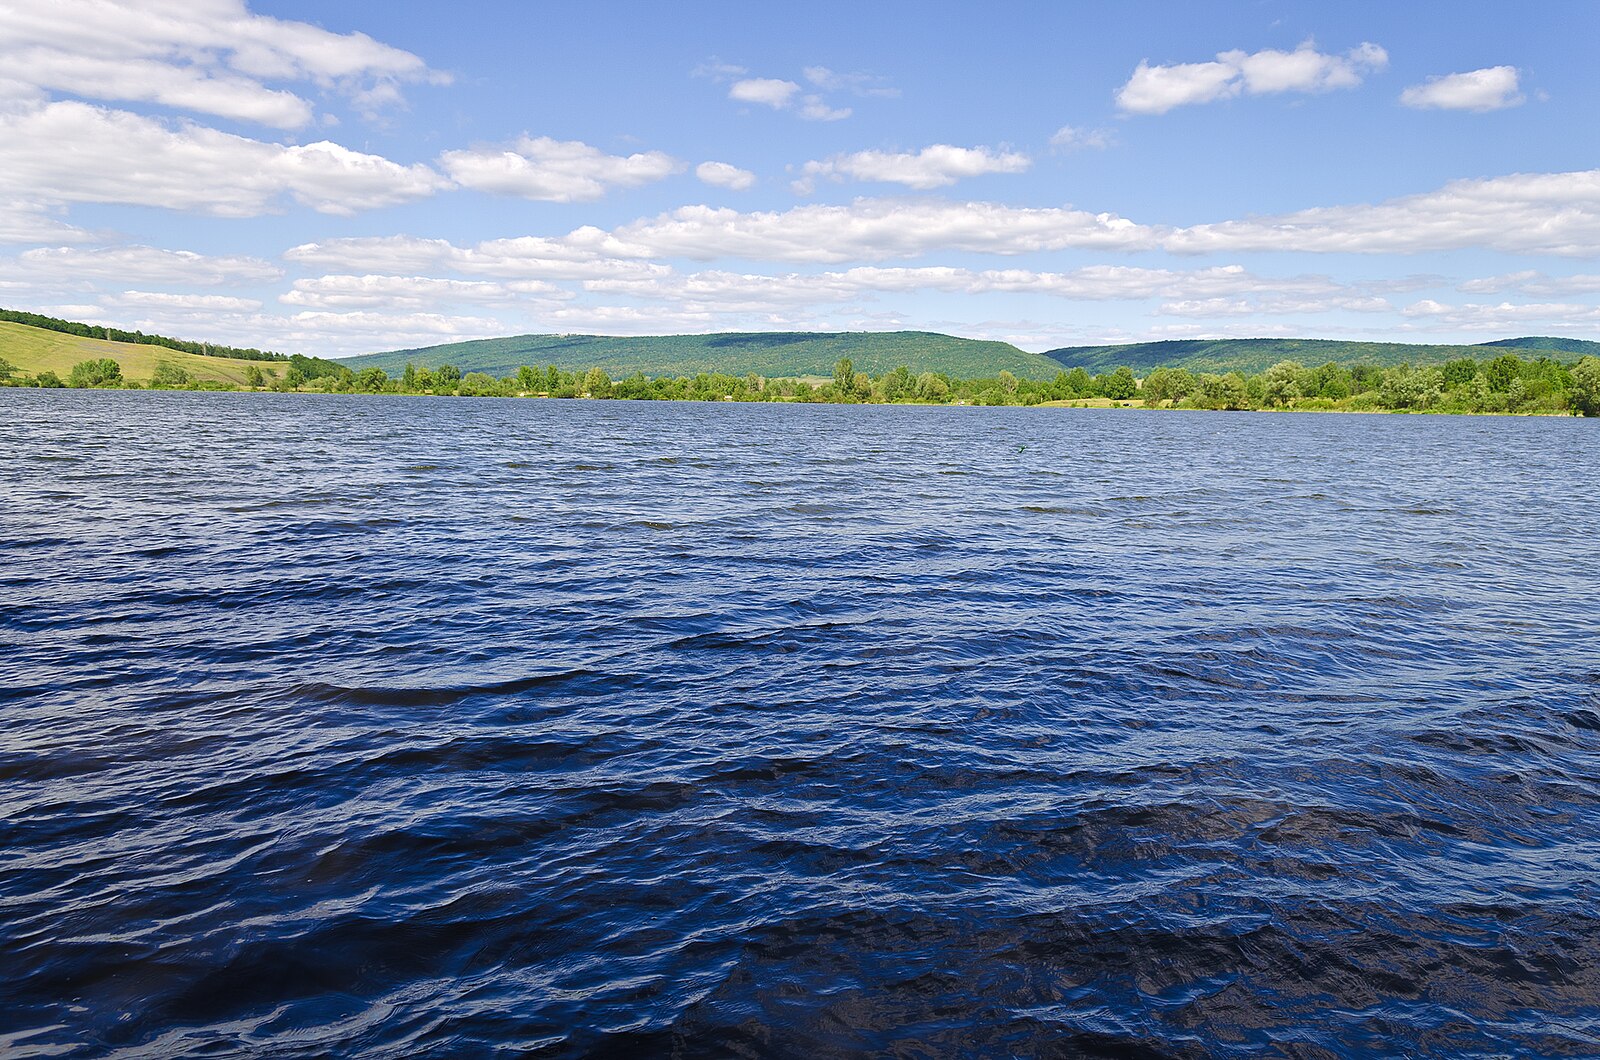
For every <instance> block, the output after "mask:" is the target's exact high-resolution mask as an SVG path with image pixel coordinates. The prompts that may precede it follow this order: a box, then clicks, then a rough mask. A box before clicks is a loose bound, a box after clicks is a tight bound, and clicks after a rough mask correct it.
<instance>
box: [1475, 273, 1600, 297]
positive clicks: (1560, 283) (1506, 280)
mask: <svg viewBox="0 0 1600 1060" xmlns="http://www.w3.org/2000/svg"><path fill="white" fill-rule="evenodd" d="M1456 290H1458V291H1461V292H1463V293H1466V294H1499V293H1500V292H1502V291H1515V292H1516V293H1518V294H1527V295H1533V296H1534V297H1536V298H1545V297H1551V296H1555V297H1559V296H1561V295H1566V294H1600V274H1594V273H1590V274H1578V275H1573V276H1547V275H1545V274H1544V273H1542V272H1538V271H1535V270H1533V269H1525V270H1523V271H1521V272H1511V273H1506V274H1505V275H1503V276H1485V277H1482V278H1480V279H1476V280H1467V281H1466V282H1464V283H1462V284H1460V285H1459V286H1458V287H1456Z"/></svg>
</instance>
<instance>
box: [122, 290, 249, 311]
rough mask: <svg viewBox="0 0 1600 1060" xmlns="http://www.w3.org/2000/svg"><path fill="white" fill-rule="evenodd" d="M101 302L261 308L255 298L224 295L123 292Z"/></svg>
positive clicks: (138, 305) (137, 305)
mask: <svg viewBox="0 0 1600 1060" xmlns="http://www.w3.org/2000/svg"><path fill="white" fill-rule="evenodd" d="M102 301H104V302H105V303H107V304H109V305H117V306H127V307H129V308H134V309H147V308H157V309H172V310H200V311H208V312H209V311H215V310H222V311H224V312H230V313H251V312H254V311H256V310H257V309H260V308H261V302H260V301H259V300H257V299H255V298H235V297H233V296H231V295H225V294H170V293H168V292H165V291H123V292H122V293H121V294H115V295H108V296H106V297H105V298H104V299H103V300H102Z"/></svg>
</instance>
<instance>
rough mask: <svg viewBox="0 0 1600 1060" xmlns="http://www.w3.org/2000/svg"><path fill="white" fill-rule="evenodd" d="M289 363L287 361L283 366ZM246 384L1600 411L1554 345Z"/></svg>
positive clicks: (257, 374) (1596, 393) (50, 378)
mask: <svg viewBox="0 0 1600 1060" xmlns="http://www.w3.org/2000/svg"><path fill="white" fill-rule="evenodd" d="M279 367H282V368H283V371H282V372H280V371H279V370H278V369H279ZM245 382H246V388H247V389H261V390H276V391H304V390H312V391H316V392H322V393H339V394H436V395H448V396H457V397H548V398H628V399H633V400H676V401H798V402H818V403H832V404H860V403H871V404H929V405H952V404H966V405H1043V404H1046V403H1050V402H1068V403H1071V402H1095V401H1096V400H1097V399H1108V400H1109V401H1111V402H1114V403H1118V404H1140V403H1142V404H1143V405H1145V406H1146V407H1149V408H1183V409H1218V410H1226V409H1234V410H1248V409H1297V410H1302V411H1348V412H1365V411H1407V412H1453V413H1474V412H1514V413H1545V414H1570V415H1584V416H1600V357H1593V356H1587V357H1583V358H1582V359H1580V360H1578V361H1577V362H1575V363H1572V364H1567V363H1563V362H1561V361H1557V360H1554V359H1552V358H1549V357H1539V358H1537V359H1534V360H1523V359H1522V358H1520V357H1518V356H1516V355H1515V354H1512V353H1504V354H1501V355H1499V356H1497V357H1494V358H1492V359H1485V360H1473V359H1471V358H1462V359H1460V360H1455V361H1449V362H1447V363H1445V364H1441V365H1429V366H1424V367H1415V366H1412V365H1400V366H1398V367H1393V368H1380V367H1376V366H1373V365H1360V364H1358V365H1355V366H1353V367H1344V366H1341V365H1338V364H1333V363H1331V362H1330V363H1328V364H1324V365H1322V366H1321V367H1316V368H1308V367H1306V366H1305V365H1302V364H1299V363H1297V362H1295V361H1280V362H1278V363H1277V364H1275V365H1273V366H1272V367H1271V368H1268V369H1267V370H1266V371H1264V372H1260V373H1256V374H1253V375H1247V374H1245V373H1242V372H1227V373H1225V374H1215V373H1207V372H1193V371H1190V370H1188V369H1186V368H1156V369H1154V370H1152V371H1151V372H1150V373H1149V374H1148V375H1147V376H1145V377H1144V378H1143V379H1139V378H1137V377H1135V376H1134V374H1133V370H1132V369H1131V368H1126V367H1123V368H1118V369H1117V370H1116V371H1113V372H1107V373H1104V374H1101V375H1095V376H1091V375H1090V374H1089V373H1088V372H1086V371H1084V370H1083V369H1082V368H1074V369H1071V370H1070V371H1068V370H1063V371H1061V372H1059V373H1057V375H1056V377H1055V378H1054V379H1050V380H1032V379H1019V378H1018V377H1016V376H1015V375H1012V374H1011V373H1010V372H1001V373H1000V374H999V375H997V376H993V377H989V378H980V379H956V378H952V377H951V376H948V375H945V374H943V373H940V372H922V373H914V372H912V371H911V370H910V369H909V368H905V367H900V368H896V369H894V370H893V371H891V372H885V373H883V374H882V375H878V376H872V375H868V374H867V373H865V372H858V371H856V370H855V366H854V365H853V364H852V363H851V362H850V361H849V360H848V359H845V360H841V361H839V362H838V364H836V365H835V366H834V371H833V378H832V379H831V380H822V379H816V380H808V379H767V378H764V377H762V376H759V375H756V374H754V373H752V374H750V375H746V376H735V375H723V374H720V373H704V372H703V373H701V374H699V375H696V376H692V377H691V376H676V377H657V378H648V377H646V376H644V375H643V374H634V375H631V376H628V377H627V378H624V379H612V378H611V377H610V376H609V375H607V374H606V372H605V371H604V370H603V369H600V368H590V369H588V370H586V371H582V370H580V371H565V370H563V369H561V368H558V367H557V366H555V365H553V364H552V365H548V366H546V367H544V368H534V367H532V366H529V365H524V366H522V367H521V368H519V369H517V371H516V372H515V373H514V374H512V375H508V376H505V377H503V378H500V379H496V378H495V377H493V376H490V375H487V374H485V373H482V372H466V373H462V372H461V371H460V369H458V368H454V367H452V366H450V365H440V366H439V367H438V368H433V369H429V368H419V367H417V366H415V365H410V364H408V365H406V368H405V371H404V372H403V373H402V374H401V375H400V376H399V377H398V378H391V377H390V376H389V375H388V374H387V373H386V372H384V371H383V369H381V368H363V369H360V370H359V371H356V370H352V369H351V368H349V367H348V366H346V365H342V364H339V363H338V362H337V361H329V360H324V359H322V358H317V357H303V356H300V355H298V354H296V355H294V356H291V357H289V358H288V360H287V364H285V365H274V366H270V367H262V366H257V365H254V364H252V365H249V366H247V367H246V369H245ZM0 385H7V386H43V387H51V386H54V387H62V386H70V387H96V388H140V387H146V386H147V387H150V388H154V389H191V390H234V389H239V388H238V387H236V386H234V385H233V384H229V383H218V382H214V381H201V380H198V379H196V378H195V377H193V376H192V375H190V374H189V373H188V372H186V371H184V370H183V369H182V368H180V367H178V366H176V365H174V364H172V363H170V362H162V363H158V365H157V367H156V372H155V375H154V377H153V378H151V379H150V380H149V381H148V382H144V383H141V382H138V381H133V380H127V379H124V378H123V376H122V369H121V367H120V366H119V365H118V364H117V362H116V361H114V360H111V359H109V358H102V359H99V360H91V361H83V362H81V363H79V364H78V365H76V366H75V367H74V368H73V369H72V371H71V373H70V375H69V377H68V378H67V379H66V380H62V379H60V378H58V377H57V376H56V375H55V373H53V372H40V373H38V374H37V375H36V376H28V375H26V374H23V373H20V372H18V371H17V370H16V369H15V368H13V367H12V366H11V365H9V364H6V363H5V362H4V361H0Z"/></svg>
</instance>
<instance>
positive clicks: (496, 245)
mask: <svg viewBox="0 0 1600 1060" xmlns="http://www.w3.org/2000/svg"><path fill="white" fill-rule="evenodd" d="M597 239H600V240H605V239H609V237H608V236H606V234H605V233H603V232H601V231H600V230H599V229H579V230H578V231H577V232H574V233H571V234H569V235H568V236H566V237H565V238H549V237H544V236H520V237H517V238H513V239H491V240H487V241H485V242H482V243H478V244H476V245H474V246H470V247H459V246H456V245H455V244H453V243H451V242H449V241H448V240H444V239H418V238H416V237H414V236H355V237H347V238H343V239H329V240H324V241H322V242H320V243H302V244H300V245H299V246H296V247H291V248H290V249H289V250H287V251H285V252H284V255H283V256H284V259H285V260H286V261H290V262H293V263H294V264H297V265H307V266H316V267H321V268H334V269H343V270H346V271H352V272H354V271H361V272H371V273H382V274H396V273H424V272H430V271H444V270H447V271H454V272H459V273H463V274H465V275H468V276H493V277H500V278H508V279H542V280H578V279H592V278H597V277H608V276H651V275H658V274H663V273H667V272H670V271H671V269H670V268H668V267H667V266H666V265H659V264H656V263H654V262H648V261H636V260H619V259H617V258H615V257H610V256H607V255H606V254H605V253H603V252H602V250H601V249H600V248H598V247H596V245H595V242H596V240H597Z"/></svg>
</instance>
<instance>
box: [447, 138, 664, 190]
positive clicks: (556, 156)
mask: <svg viewBox="0 0 1600 1060" xmlns="http://www.w3.org/2000/svg"><path fill="white" fill-rule="evenodd" d="M439 163H440V165H442V166H443V167H444V170H445V172H446V173H448V174H449V175H450V178H451V179H452V180H454V181H455V182H456V183H458V184H460V185H462V186H463V187H467V188H472V189H474V190H476V191H488V192H495V193H497V194H500V195H515V196H518V197H520V198H524V199H538V200H542V201H544V202H587V201H591V200H594V199H598V198H600V197H601V196H603V195H604V194H605V193H606V191H607V190H608V189H609V188H612V187H630V188H631V187H637V186H639V185H641V184H649V183H651V182H652V181H657V180H661V179H663V178H665V177H668V176H671V175H672V174H673V173H676V172H678V171H679V170H681V169H682V168H683V164H682V163H681V162H679V161H677V160H676V159H674V158H673V157H671V156H670V155H667V154H664V153H662V152H660V151H648V152H644V153H640V154H632V155H626V156H623V155H608V154H606V153H605V152H603V151H601V150H600V149H599V148H597V147H591V146H589V145H588V144H586V143H582V142H580V141H577V140H552V139H551V138H550V137H548V136H539V137H529V136H523V137H522V138H521V139H520V140H518V141H517V142H516V143H515V144H514V145H512V147H510V148H477V149H474V150H470V151H446V152H445V153H444V154H442V155H440V156H439Z"/></svg>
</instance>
